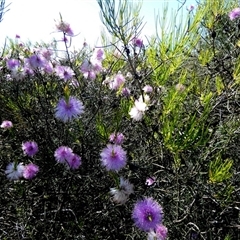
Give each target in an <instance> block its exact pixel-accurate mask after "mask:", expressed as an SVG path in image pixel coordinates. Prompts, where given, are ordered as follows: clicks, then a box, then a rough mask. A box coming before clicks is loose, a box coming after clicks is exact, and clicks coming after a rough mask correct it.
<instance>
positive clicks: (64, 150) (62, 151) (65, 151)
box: [54, 146, 73, 163]
mask: <svg viewBox="0 0 240 240" xmlns="http://www.w3.org/2000/svg"><path fill="white" fill-rule="evenodd" d="M72 154H73V150H72V149H71V148H69V147H66V146H61V147H59V148H57V149H56V150H55V152H54V157H55V159H56V161H57V162H59V163H66V161H67V159H68V158H69V157H70V156H71V155H72Z"/></svg>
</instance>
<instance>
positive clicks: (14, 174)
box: [5, 163, 25, 180]
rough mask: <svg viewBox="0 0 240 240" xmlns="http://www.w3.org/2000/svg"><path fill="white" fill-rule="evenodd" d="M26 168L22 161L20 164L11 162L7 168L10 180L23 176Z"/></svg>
mask: <svg viewBox="0 0 240 240" xmlns="http://www.w3.org/2000/svg"><path fill="white" fill-rule="evenodd" d="M24 168H25V167H24V165H23V164H22V163H19V164H18V165H17V164H16V163H9V164H8V165H7V168H6V170H5V173H6V175H7V178H9V179H10V180H18V179H19V178H21V177H22V176H23V171H24Z"/></svg>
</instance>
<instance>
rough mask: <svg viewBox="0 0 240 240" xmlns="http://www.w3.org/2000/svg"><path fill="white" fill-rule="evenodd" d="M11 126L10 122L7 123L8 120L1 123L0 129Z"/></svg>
mask: <svg viewBox="0 0 240 240" xmlns="http://www.w3.org/2000/svg"><path fill="white" fill-rule="evenodd" d="M12 126H13V124H12V122H11V121H8V120H5V121H3V122H2V124H1V126H0V127H1V128H6V129H7V128H11V127H12Z"/></svg>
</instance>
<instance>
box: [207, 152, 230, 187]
mask: <svg viewBox="0 0 240 240" xmlns="http://www.w3.org/2000/svg"><path fill="white" fill-rule="evenodd" d="M232 164H233V160H231V159H226V160H224V161H223V160H222V158H221V156H217V157H216V159H215V160H213V161H211V162H210V166H209V180H210V182H212V183H221V182H223V181H225V180H228V179H229V178H231V176H232V173H231V167H232Z"/></svg>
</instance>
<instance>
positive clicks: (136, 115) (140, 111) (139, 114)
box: [129, 97, 149, 121]
mask: <svg viewBox="0 0 240 240" xmlns="http://www.w3.org/2000/svg"><path fill="white" fill-rule="evenodd" d="M144 100H145V99H144ZM146 100H147V101H148V100H149V99H146ZM147 109H148V106H147V104H146V102H143V99H142V98H141V97H140V98H139V100H136V101H135V103H134V106H133V107H132V108H131V110H130V112H129V114H130V116H131V118H133V119H134V120H135V121H140V120H141V119H142V118H143V115H144V113H145V111H146V110H147Z"/></svg>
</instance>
